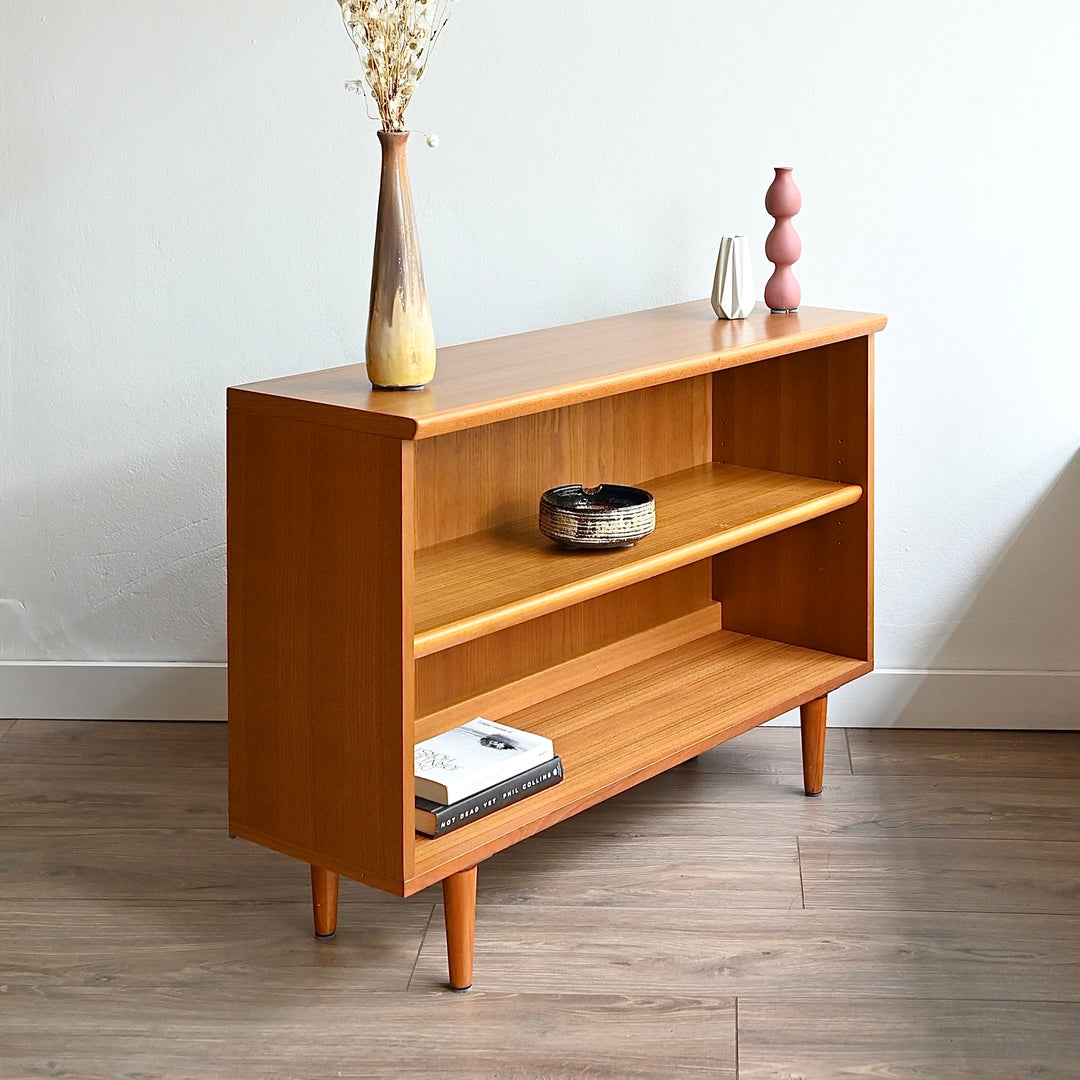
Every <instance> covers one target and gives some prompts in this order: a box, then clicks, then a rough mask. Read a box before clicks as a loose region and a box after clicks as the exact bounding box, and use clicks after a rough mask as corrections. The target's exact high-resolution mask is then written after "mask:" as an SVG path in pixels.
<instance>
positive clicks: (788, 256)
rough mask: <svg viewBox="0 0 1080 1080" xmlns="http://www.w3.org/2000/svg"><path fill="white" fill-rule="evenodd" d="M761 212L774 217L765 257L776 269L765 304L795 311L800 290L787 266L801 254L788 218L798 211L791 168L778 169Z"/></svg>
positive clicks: (799, 200) (798, 198)
mask: <svg viewBox="0 0 1080 1080" xmlns="http://www.w3.org/2000/svg"><path fill="white" fill-rule="evenodd" d="M765 209H766V210H768V212H769V213H770V214H771V215H772V216H773V217H774V218H776V224H775V225H774V226H773V227H772V229H771V231H770V232H769V235H768V237H766V240H765V258H767V259H768V260H769V262H771V263H772V264H773V265H774V266H775V267H776V269H775V270H774V271H773V275H772V277H771V278H769V280H768V282H767V283H766V285H765V304H766V306H767V307H768V308H769V310H770V311H773V312H777V313H778V312H788V311H796V310H797V309H798V307H799V301H800V300H801V299H802V290H801V289H800V288H799V283H798V282H797V281H796V280H795V275H794V274H793V273H792V272H791V264H792V263H794V262H795V261H796V260H797V259H798V258H799V256H800V255H801V254H802V241H801V240H800V239H799V234H798V233H797V232H796V231H795V226H794V225H792V223H791V219H792V218H793V217H794V216H795V215H796V214H797V213H798V212H799V211H800V210H801V209H802V195H801V194H800V193H799V189H798V188H797V187H796V186H795V181H794V180H793V179H792V177H791V169H790V168H787V167H783V168H778V169H777V170H776V176H775V177H774V178H773V182H772V183H771V184H770V185H769V190H768V191H766V192H765Z"/></svg>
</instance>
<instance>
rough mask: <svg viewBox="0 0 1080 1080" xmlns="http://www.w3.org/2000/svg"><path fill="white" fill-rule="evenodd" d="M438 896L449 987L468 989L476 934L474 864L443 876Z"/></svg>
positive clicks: (470, 982)
mask: <svg viewBox="0 0 1080 1080" xmlns="http://www.w3.org/2000/svg"><path fill="white" fill-rule="evenodd" d="M442 895H443V910H444V912H445V917H446V955H447V958H448V960H449V964H450V989H451V990H468V989H469V987H470V986H472V969H473V941H474V939H475V936H476V867H475V866H470V867H469V869H468V870H461V871H459V872H458V873H456V874H451V875H450V876H449V877H448V878H443V883H442Z"/></svg>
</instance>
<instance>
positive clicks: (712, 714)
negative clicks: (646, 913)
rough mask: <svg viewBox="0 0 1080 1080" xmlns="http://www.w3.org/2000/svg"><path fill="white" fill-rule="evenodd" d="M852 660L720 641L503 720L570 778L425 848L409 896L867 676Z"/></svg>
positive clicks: (769, 644) (718, 636) (775, 645)
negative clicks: (552, 756) (546, 751)
mask: <svg viewBox="0 0 1080 1080" xmlns="http://www.w3.org/2000/svg"><path fill="white" fill-rule="evenodd" d="M871 667H872V665H871V664H870V663H868V662H866V661H863V660H852V659H851V658H850V657H846V656H834V655H831V654H829V653H822V652H815V651H813V650H811V649H801V648H797V647H795V646H793V645H785V644H783V643H781V642H778V641H768V640H765V639H762V638H755V637H749V636H747V635H745V634H736V633H732V632H731V631H727V630H724V631H720V632H718V633H715V634H710V635H708V636H707V637H703V638H699V639H697V640H696V641H692V642H691V643H689V644H688V645H683V646H680V647H679V648H677V649H672V650H671V651H670V652H666V653H662V654H661V655H659V656H655V657H653V658H651V659H649V660H646V661H645V662H643V663H640V664H636V665H634V666H633V667H630V668H626V669H624V670H622V671H619V672H616V673H615V674H613V675H608V676H605V677H604V678H601V679H597V680H596V681H595V682H591V683H587V684H585V685H583V686H580V687H578V688H577V689H575V690H572V691H570V692H568V693H565V694H561V695H559V696H558V697H555V698H551V699H550V700H548V701H544V702H541V703H540V704H538V705H533V706H530V707H529V708H527V709H522V710H521V711H520V712H517V713H513V714H511V715H510V716H506V717H503V718H502V720H503V722H505V723H507V724H510V725H511V726H512V727H519V728H523V729H525V730H527V731H535V732H538V733H540V734H543V735H546V736H547V737H548V738H550V739H551V740H552V741H553V742H554V744H555V750H556V753H558V754H559V755H560V756H561V757H562V759H563V766H564V769H565V772H566V778H565V779H564V780H563V782H562V783H561V784H559V785H557V786H556V787H553V788H550V789H548V790H547V791H543V792H541V793H539V794H538V795H533V796H530V797H529V798H528V799H524V800H522V801H521V802H520V803H515V804H514V805H513V806H509V807H507V808H506V809H505V810H500V811H499V812H498V813H497V814H493V815H492V816H491V817H488V818H484V819H482V820H480V821H477V822H475V823H474V824H471V825H466V826H465V827H464V828H462V829H459V830H457V831H456V832H452V833H448V834H447V835H446V836H441V837H436V838H434V839H432V838H429V837H421V836H417V837H416V846H415V851H414V854H415V868H414V875H413V877H412V878H411V879H410V880H409V881H408V882H407V883H406V893H407V894H411V893H413V892H416V891H417V890H419V889H421V888H423V887H424V886H426V885H430V884H432V883H434V882H435V881H438V880H440V879H441V878H442V877H444V876H446V874H447V873H450V872H452V871H453V870H455V869H461V868H462V867H464V866H467V865H470V864H471V863H472V862H475V861H478V860H479V859H484V858H487V857H488V856H489V855H492V854H494V853H495V852H496V851H500V850H501V849H503V848H505V847H508V846H509V845H511V844H513V843H516V842H517V841H519V840H521V839H523V838H524V837H526V836H529V835H531V834H532V833H535V832H539V831H540V830H541V829H544V828H547V827H548V826H549V825H553V824H555V822H557V821H561V820H562V819H563V818H567V817H570V816H571V815H572V814H575V813H577V812H578V811H580V810H584V809H585V808H586V807H589V806H594V805H595V804H596V803H598V802H602V801H603V800H604V799H606V798H609V797H610V796H612V795H615V794H617V793H618V792H620V791H624V790H625V789H626V788H629V787H633V786H634V784H637V783H640V782H641V781H642V780H646V779H648V778H649V777H650V776H655V775H656V774H657V773H660V772H663V771H664V770H665V769H669V768H671V767H672V766H674V765H677V764H679V763H680V762H682V761H686V760H688V759H689V758H692V757H694V756H695V755H697V754H699V753H701V752H702V751H703V750H707V749H708V748H709V747H711V746H715V745H716V744H717V743H721V742H724V741H725V740H726V739H730V738H732V737H733V736H735V735H738V734H739V733H740V732H743V731H746V730H748V729H749V728H752V727H756V726H757V725H758V724H762V723H764V722H765V721H766V720H771V719H772V718H773V717H775V716H779V715H780V714H781V713H784V712H787V711H788V710H789V709H792V708H795V707H796V706H797V705H799V704H801V703H802V702H804V701H808V700H810V699H811V698H814V697H819V696H821V695H822V694H827V693H829V692H831V691H832V690H835V689H836V688H837V687H838V686H842V685H843V684H844V683H846V682H849V681H850V680H851V679H854V678H856V677H858V676H859V675H862V674H865V673H866V672H868V671H869V670H870V669H871Z"/></svg>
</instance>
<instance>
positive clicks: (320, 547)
mask: <svg viewBox="0 0 1080 1080" xmlns="http://www.w3.org/2000/svg"><path fill="white" fill-rule="evenodd" d="M228 483H229V505H228V563H229V567H228V568H229V818H230V826H231V829H232V831H233V832H234V833H237V834H238V835H241V836H246V837H247V838H249V839H253V840H256V841H258V842H260V843H264V844H266V845H267V846H269V847H273V848H276V849H278V850H281V851H284V852H286V853H287V854H291V855H294V856H296V857H299V858H303V859H306V860H308V861H311V862H315V863H318V864H321V865H323V866H325V867H326V868H327V869H333V870H338V871H340V872H343V873H346V874H348V875H349V876H351V877H355V878H358V879H359V880H363V881H366V882H368V883H369V884H372V885H375V886H377V887H380V888H384V889H388V890H390V891H394V892H400V890H401V888H402V883H403V881H404V880H405V879H406V878H407V877H408V875H409V873H410V872H411V852H412V822H411V768H412V762H411V756H412V741H411V724H412V710H413V700H412V699H413V672H412V661H411V649H412V617H411V610H410V604H409V596H410V589H411V578H412V536H411V527H412V523H411V511H412V444H411V443H408V442H406V443H402V442H400V441H398V440H396V439H392V438H382V437H379V436H373V435H366V434H362V433H359V432H355V431H349V430H345V429H342V428H336V427H328V426H323V425H318V424H309V423H303V422H298V421H293V420H283V419H279V418H275V417H273V416H269V415H260V414H255V413H250V412H246V411H244V410H241V409H235V408H233V409H230V410H229V444H228ZM406 658H408V660H406ZM407 805H409V809H410V814H408V815H407V814H406V806H407Z"/></svg>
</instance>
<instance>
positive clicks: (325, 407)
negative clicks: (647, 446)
mask: <svg viewBox="0 0 1080 1080" xmlns="http://www.w3.org/2000/svg"><path fill="white" fill-rule="evenodd" d="M885 322H886V319H885V316H884V315H872V314H865V313H861V312H855V311H834V310H832V309H829V308H810V307H804V308H800V309H799V310H798V311H797V312H793V313H790V314H784V315H773V314H771V313H770V312H769V311H768V310H767V309H765V308H764V307H763V306H762V305H761V304H758V305H757V307H756V308H755V309H754V311H753V313H752V314H751V315H750V316H749V318H746V319H738V320H725V319H717V318H716V316H715V315H714V313H713V311H712V307H711V306H710V304H709V302H708V301H707V300H694V301H691V302H689V303H684V304H673V305H671V306H668V307H661V308H653V309H651V310H648V311H637V312H632V313H630V314H627V315H615V316H611V317H608V318H603V319H595V320H592V321H590V322H582V323H575V324H570V325H566V326H556V327H551V328H550V329H545V330H532V331H528V332H526V333H522V334H514V335H511V336H509V337H502V338H491V339H489V340H487V341H475V342H470V343H468V344H464V345H453V346H450V347H448V348H443V349H439V351H438V368H437V370H436V373H435V378H434V380H433V381H432V382H431V384H430V385H429V386H428V387H427V388H425V389H424V390H420V391H416V390H413V391H409V390H403V391H386V390H373V389H372V388H371V384H370V383H369V382H368V380H367V374H366V370H365V367H364V365H363V364H349V365H346V366H344V367H335V368H326V369H324V370H322V371H313V372H307V373H304V374H300V375H288V376H285V377H284V378H278V379H269V380H267V381H265V382H256V383H248V384H246V385H244V386H237V387H231V388H230V390H229V405H230V407H233V408H243V409H247V410H253V411H260V412H270V413H274V414H276V415H279V416H284V417H288V418H293V419H298V420H306V421H309V422H317V423H325V424H331V425H333V426H337V427H347V428H354V429H356V430H360V431H366V432H369V433H371V434H377V435H388V436H393V437H396V438H403V439H421V438H429V437H431V436H434V435H442V434H445V433H446V432H450V431H458V430H462V429H464V428H469V427H476V426H479V425H481V424H490V423H495V422H497V421H499V420H508V419H510V418H511V417H515V416H524V415H527V414H529V413H536V412H542V411H545V410H548V409H554V408H560V407H562V406H564V405H572V404H575V403H577V402H580V401H588V400H592V399H594V398H599V397H607V396H609V395H611V394H620V393H625V392H628V391H631V390H638V389H641V388H642V387H646V386H655V385H658V384H660V383H665V382H671V381H673V380H675V379H683V378H689V377H691V376H694V375H701V374H704V373H706V372H709V371H716V370H719V369H721V368H725V367H734V366H737V365H740V364H746V363H751V362H753V361H755V360H762V359H765V358H767V357H770V356H778V355H782V354H785V353H791V352H796V351H801V350H803V349H810V348H814V347H816V346H818V345H827V344H830V343H832V342H836V341H845V340H848V339H850V338H856V337H863V336H866V335H868V334H872V333H875V332H876V331H878V330H881V329H883V328H884V326H885Z"/></svg>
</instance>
